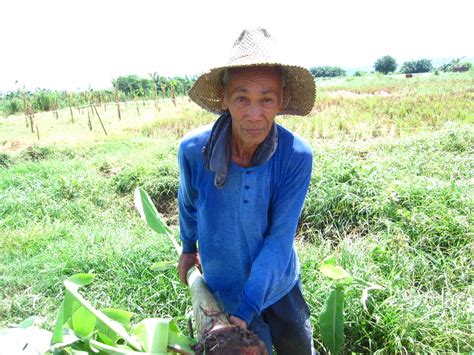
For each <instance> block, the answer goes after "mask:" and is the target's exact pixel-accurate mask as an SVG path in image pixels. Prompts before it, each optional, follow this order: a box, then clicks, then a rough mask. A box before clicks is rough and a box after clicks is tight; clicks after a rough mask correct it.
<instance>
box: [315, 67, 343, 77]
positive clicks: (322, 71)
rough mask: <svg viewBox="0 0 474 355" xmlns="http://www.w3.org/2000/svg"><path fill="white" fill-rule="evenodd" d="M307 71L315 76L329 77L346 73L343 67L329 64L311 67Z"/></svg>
mask: <svg viewBox="0 0 474 355" xmlns="http://www.w3.org/2000/svg"><path fill="white" fill-rule="evenodd" d="M309 72H310V73H311V74H313V76H314V77H316V78H330V77H335V76H345V75H346V71H345V70H344V69H342V68H340V67H331V66H321V67H313V68H310V69H309Z"/></svg>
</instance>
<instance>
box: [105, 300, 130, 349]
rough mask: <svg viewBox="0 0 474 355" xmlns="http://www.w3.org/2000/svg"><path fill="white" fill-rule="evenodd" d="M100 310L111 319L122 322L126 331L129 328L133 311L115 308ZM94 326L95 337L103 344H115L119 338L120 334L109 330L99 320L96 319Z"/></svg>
mask: <svg viewBox="0 0 474 355" xmlns="http://www.w3.org/2000/svg"><path fill="white" fill-rule="evenodd" d="M101 312H102V313H104V314H105V315H106V316H107V317H109V318H111V319H112V320H115V321H117V322H119V323H120V324H122V325H123V326H124V328H125V329H126V330H127V331H129V330H130V319H131V318H132V316H133V313H131V312H128V311H124V310H122V309H116V308H106V309H102V310H101ZM96 327H97V330H98V333H97V337H98V338H99V340H100V341H102V342H103V343H104V344H107V345H112V346H115V345H116V343H117V341H118V340H120V339H121V338H120V336H118V335H117V333H115V332H114V331H113V330H111V329H110V328H109V327H108V326H107V325H106V324H104V323H102V322H101V321H100V320H98V321H97V323H96Z"/></svg>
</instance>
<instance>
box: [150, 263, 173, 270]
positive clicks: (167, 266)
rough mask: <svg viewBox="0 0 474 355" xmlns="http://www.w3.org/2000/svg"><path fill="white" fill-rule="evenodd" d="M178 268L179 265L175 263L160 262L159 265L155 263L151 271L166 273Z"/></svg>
mask: <svg viewBox="0 0 474 355" xmlns="http://www.w3.org/2000/svg"><path fill="white" fill-rule="evenodd" d="M177 266H178V263H177V262H175V261H159V262H157V263H153V264H152V265H151V266H150V270H151V271H166V270H169V269H172V268H175V267H177Z"/></svg>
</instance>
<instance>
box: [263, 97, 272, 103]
mask: <svg viewBox="0 0 474 355" xmlns="http://www.w3.org/2000/svg"><path fill="white" fill-rule="evenodd" d="M263 102H264V103H266V104H271V103H272V102H273V99H271V98H269V97H266V98H264V99H263Z"/></svg>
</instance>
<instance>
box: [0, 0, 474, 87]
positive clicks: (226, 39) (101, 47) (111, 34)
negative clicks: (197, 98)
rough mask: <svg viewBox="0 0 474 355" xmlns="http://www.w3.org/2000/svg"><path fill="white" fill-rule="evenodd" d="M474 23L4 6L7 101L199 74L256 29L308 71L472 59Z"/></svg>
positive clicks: (178, 2)
mask: <svg viewBox="0 0 474 355" xmlns="http://www.w3.org/2000/svg"><path fill="white" fill-rule="evenodd" d="M473 14H474V1H473V0H431V1H425V0H398V1H397V0H392V1H385V0H346V1H344V0H326V1H315V0H313V1H310V0H306V1H300V0H287V1H276V0H274V1H259V0H240V1H224V0H221V1H217V0H216V1H211V0H194V1H186V0H167V1H158V0H155V1H146V0H134V1H119V0H115V1H106V0H58V1H54V0H42V1H38V0H30V1H28V0H0V92H5V91H7V90H14V89H16V88H17V85H16V84H15V81H18V82H19V83H21V84H22V85H23V84H24V85H26V87H27V88H29V89H34V88H36V87H44V88H51V89H67V90H76V89H78V88H81V89H84V88H87V87H88V86H89V85H91V86H92V87H93V88H96V89H99V88H104V87H110V86H111V84H110V83H111V79H112V78H116V77H118V76H120V75H129V74H137V75H141V76H148V74H149V73H151V72H158V73H159V74H160V75H165V76H172V75H184V74H189V75H194V74H199V73H200V72H202V71H204V70H206V69H207V68H209V67H212V66H215V65H218V64H220V63H222V62H225V61H226V58H227V56H228V54H229V52H230V48H231V46H232V43H233V42H234V40H235V39H236V38H237V37H238V35H239V34H240V32H241V31H242V29H243V28H245V27H256V26H261V27H264V28H266V29H267V30H268V31H269V32H270V34H272V35H273V36H274V37H275V38H277V39H278V40H279V42H280V46H281V47H283V48H285V49H286V50H287V53H288V54H289V56H290V58H291V59H293V61H294V62H295V64H299V65H302V66H306V67H311V66H316V65H338V66H342V67H344V68H355V67H371V66H372V65H373V63H374V62H375V60H376V59H377V58H379V57H381V56H382V55H386V54H389V55H392V56H394V57H395V58H396V60H397V63H398V64H401V63H402V62H403V61H405V60H416V59H420V58H429V59H432V58H439V57H443V58H454V57H462V56H467V57H473V56H474V44H473V43H474V42H472V34H473V31H474V30H473Z"/></svg>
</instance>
